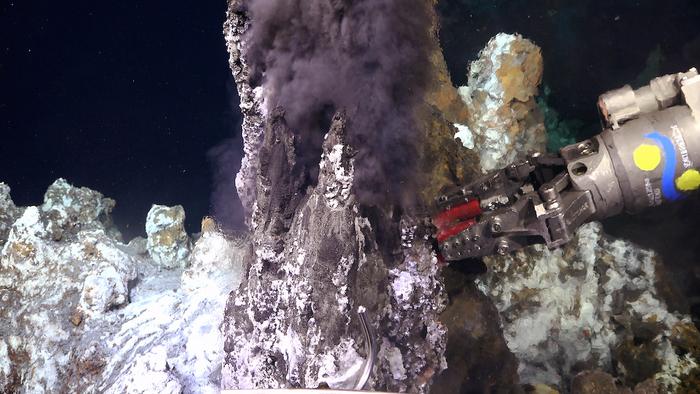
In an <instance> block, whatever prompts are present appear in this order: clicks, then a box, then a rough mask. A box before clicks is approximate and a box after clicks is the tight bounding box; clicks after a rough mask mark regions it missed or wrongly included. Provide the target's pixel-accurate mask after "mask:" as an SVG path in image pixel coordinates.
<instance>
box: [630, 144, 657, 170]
mask: <svg viewBox="0 0 700 394" xmlns="http://www.w3.org/2000/svg"><path fill="white" fill-rule="evenodd" d="M634 164H636V165H637V167H639V169H640V170H642V171H654V170H655V169H656V167H658V166H659V164H661V149H659V147H658V146H656V145H647V144H643V145H640V146H639V147H638V148H637V149H635V150H634Z"/></svg>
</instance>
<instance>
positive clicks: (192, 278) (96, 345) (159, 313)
mask: <svg viewBox="0 0 700 394" xmlns="http://www.w3.org/2000/svg"><path fill="white" fill-rule="evenodd" d="M49 190H50V192H47V198H46V202H45V204H44V205H42V206H40V207H28V208H26V209H25V210H24V213H23V214H22V215H21V217H19V218H18V219H17V220H16V221H15V222H14V223H13V224H12V226H11V230H10V233H9V236H8V240H7V242H6V243H5V245H4V247H3V248H2V252H1V254H0V391H1V392H26V393H29V392H32V393H34V392H38V393H41V392H63V391H85V392H119V393H121V392H130V393H162V392H172V393H176V392H177V393H179V392H211V393H214V392H218V391H219V380H220V369H221V364H222V359H223V337H222V335H221V332H220V327H219V326H220V324H221V322H222V319H223V312H224V307H225V303H226V300H227V297H228V294H229V292H230V291H231V290H233V289H235V288H236V287H237V286H238V284H239V283H240V281H241V272H242V268H241V266H240V264H241V261H242V259H243V257H242V256H243V254H244V253H245V250H246V247H245V242H244V241H243V240H236V239H230V238H228V237H226V236H224V235H223V234H221V233H218V232H207V233H204V234H203V235H202V236H201V237H200V238H199V240H198V241H197V242H196V244H195V246H194V249H193V250H192V253H191V254H190V255H189V257H188V263H187V265H188V266H189V268H188V269H186V270H183V269H181V268H175V269H168V270H163V269H162V261H161V262H158V263H157V262H155V261H153V260H152V259H150V258H149V256H148V254H146V253H144V252H145V250H144V249H145V248H144V246H143V245H142V244H143V243H144V240H143V239H141V240H140V241H135V242H132V243H130V244H129V245H125V244H123V243H121V242H120V241H119V240H117V239H115V238H114V237H113V236H110V235H109V234H112V235H114V234H115V233H113V232H111V231H110V232H109V233H108V232H107V230H106V228H105V226H104V223H103V222H102V221H100V220H102V219H104V215H102V214H101V209H102V207H103V206H104V205H102V204H103V202H104V201H111V200H105V199H103V198H102V196H101V195H100V194H99V193H97V192H93V191H91V190H89V189H85V188H81V189H79V188H74V187H73V186H70V185H69V184H68V183H67V182H65V181H63V180H59V181H57V183H56V184H54V185H53V186H52V187H51V188H50V189H49ZM75 223H80V226H75ZM57 238H58V239H57ZM139 245H141V246H139ZM178 255H180V254H179V253H174V256H178Z"/></svg>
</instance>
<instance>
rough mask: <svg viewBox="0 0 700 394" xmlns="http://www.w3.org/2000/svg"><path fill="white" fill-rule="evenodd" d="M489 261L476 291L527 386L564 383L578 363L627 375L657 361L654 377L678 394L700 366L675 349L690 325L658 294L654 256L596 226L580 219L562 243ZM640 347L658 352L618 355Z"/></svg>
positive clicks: (561, 384)
mask: <svg viewBox="0 0 700 394" xmlns="http://www.w3.org/2000/svg"><path fill="white" fill-rule="evenodd" d="M487 264H488V266H489V272H488V274H487V275H486V276H484V277H482V278H480V279H479V281H478V284H479V288H480V289H481V290H482V291H483V292H484V293H486V294H487V295H489V296H490V297H491V298H492V299H493V300H494V303H495V304H496V307H497V308H498V310H499V312H500V314H501V320H502V324H503V331H504V332H503V333H504V336H505V339H506V342H507V343H508V347H509V348H510V349H511V351H512V352H513V353H514V354H515V355H516V356H517V357H518V360H519V362H520V368H519V374H520V378H521V380H522V382H523V383H546V384H551V385H554V386H558V387H566V386H567V385H568V382H567V381H568V379H569V378H570V377H571V376H573V375H574V374H575V372H576V371H575V369H576V368H580V366H581V365H588V368H600V369H602V370H606V371H611V370H612V369H613V368H615V369H616V370H617V371H618V374H619V376H620V377H623V378H625V377H627V376H626V375H632V374H635V371H634V370H635V369H644V368H647V366H645V365H643V364H650V365H654V364H658V365H659V366H660V368H659V371H658V372H657V373H656V374H655V375H654V376H649V377H648V378H654V379H655V380H657V381H659V383H660V384H662V385H664V386H665V387H664V390H668V391H673V388H674V387H675V385H677V384H678V383H679V382H680V381H681V380H682V379H683V378H684V376H685V375H687V374H688V372H689V371H688V370H687V368H686V367H687V366H688V365H691V366H695V367H697V360H695V359H694V358H693V356H692V355H691V354H686V356H684V357H682V356H678V355H677V354H676V352H675V351H674V350H675V349H674V345H673V342H676V341H677V340H678V339H679V338H675V336H677V335H678V334H679V333H680V332H681V331H680V328H682V327H683V326H684V325H689V326H692V322H691V320H690V317H689V316H684V315H682V314H680V313H673V312H671V311H669V309H668V307H667V306H666V303H665V302H664V300H663V299H662V297H661V296H660V295H659V292H658V291H657V288H656V286H657V282H658V281H659V278H658V277H657V274H656V272H657V268H658V267H657V264H661V262H660V261H658V259H657V256H656V255H655V253H654V252H653V251H649V250H644V249H640V248H638V247H637V246H635V245H633V244H631V243H630V242H626V241H621V240H613V239H611V238H610V237H608V236H606V235H605V234H604V233H603V228H602V226H601V225H600V224H599V223H589V224H587V225H584V226H582V227H581V228H580V229H579V231H578V232H577V234H576V238H575V240H573V241H572V242H571V243H570V244H568V245H566V246H565V247H564V248H562V249H557V250H553V251H550V250H548V249H547V248H546V247H544V246H536V247H532V248H529V249H526V250H523V251H520V252H518V253H515V254H513V255H511V256H508V257H492V258H489V259H488V260H487ZM640 327H644V328H643V331H644V333H643V334H640V332H639V331H642V329H640ZM629 342H637V343H636V344H635V343H629ZM635 347H638V348H640V349H641V348H644V349H648V350H649V352H650V353H651V354H652V355H653V356H652V357H651V359H650V360H646V361H645V360H642V359H639V360H634V362H625V361H624V360H621V358H620V357H619V356H620V354H619V352H633V351H634V349H635ZM616 352H618V354H617V357H616V354H615V353H616ZM691 369H692V368H691Z"/></svg>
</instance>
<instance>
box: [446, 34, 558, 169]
mask: <svg viewBox="0 0 700 394" xmlns="http://www.w3.org/2000/svg"><path fill="white" fill-rule="evenodd" d="M542 70H543V67H542V53H541V51H540V48H539V47H538V46H536V45H535V44H533V43H532V42H531V41H529V40H527V39H524V38H523V37H522V36H520V35H518V34H505V33H500V34H498V35H496V36H495V37H493V38H492V39H491V40H490V41H489V42H488V44H487V45H486V47H485V48H484V49H483V50H482V51H481V52H480V53H479V58H478V59H477V60H475V61H473V62H472V63H471V65H470V67H469V74H468V83H467V86H462V87H460V88H459V94H460V96H461V97H462V100H463V101H464V102H465V103H466V104H467V107H468V108H469V121H468V124H467V125H462V124H456V125H455V127H456V128H457V130H458V132H457V133H456V135H455V137H456V138H459V139H460V140H461V141H462V144H464V146H465V147H466V148H469V149H474V150H475V151H477V152H478V153H479V156H480V159H481V168H482V169H483V170H484V171H491V170H495V169H499V168H503V167H505V166H506V165H508V164H510V163H512V162H513V160H514V159H515V158H516V155H517V154H518V153H527V152H528V151H530V150H536V151H543V150H544V148H545V144H546V136H545V128H544V124H543V117H542V114H541V111H540V110H539V108H538V107H537V103H536V101H535V98H536V96H537V94H538V90H539V85H540V83H541V81H542Z"/></svg>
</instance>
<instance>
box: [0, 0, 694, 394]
mask: <svg viewBox="0 0 700 394" xmlns="http://www.w3.org/2000/svg"><path fill="white" fill-rule="evenodd" d="M236 3H237V2H236V1H232V2H231V3H230V10H229V13H228V19H227V21H226V23H225V26H224V33H225V37H226V40H227V44H228V49H229V52H230V55H231V57H230V64H231V69H232V71H233V75H234V79H235V81H236V86H237V88H238V92H239V95H240V98H241V103H240V105H241V110H242V112H243V114H244V121H243V140H244V151H245V157H244V159H243V165H242V168H241V170H240V172H239V173H238V176H237V178H236V186H237V189H238V193H239V196H240V198H241V201H242V203H243V206H244V209H245V211H246V222H247V224H248V227H249V229H250V230H249V232H248V233H246V234H241V235H231V234H227V233H226V232H224V231H222V230H220V229H219V228H218V226H217V224H216V222H215V221H214V220H213V219H210V218H207V219H205V220H203V222H202V232H201V233H199V234H194V235H188V234H186V233H185V231H184V227H183V223H184V215H185V212H184V210H183V209H182V208H181V207H165V206H159V205H154V206H153V208H152V209H151V211H150V212H149V214H148V217H147V224H146V234H147V238H136V239H133V240H130V241H129V242H124V241H123V240H122V238H121V235H120V233H119V231H118V229H116V228H115V227H114V225H113V224H112V222H111V218H110V215H111V212H112V210H113V208H114V205H115V202H114V201H113V200H111V199H109V198H105V197H104V196H102V195H101V194H100V193H98V192H96V191H93V190H90V189H87V188H84V187H75V186H73V185H71V184H69V183H68V182H67V181H65V180H62V179H59V180H57V181H56V182H55V183H54V184H53V185H51V186H50V187H49V188H48V190H47V192H46V194H45V197H44V202H43V204H42V205H40V206H35V207H17V206H15V204H14V203H13V202H12V199H11V197H10V190H9V188H8V187H7V186H6V185H4V184H0V247H1V248H2V251H1V253H0V390H1V391H3V392H74V391H82V392H130V393H150V392H159V393H160V392H173V393H176V392H187V393H189V392H218V391H220V390H221V389H237V388H285V387H286V388H295V387H311V388H316V387H326V386H327V387H331V388H350V387H352V386H353V385H354V383H355V382H356V380H357V377H358V375H359V373H360V370H361V367H362V365H363V364H364V363H365V362H366V360H367V358H368V356H369V355H368V354H366V353H365V347H364V346H365V343H364V342H365V338H364V336H363V334H362V330H361V326H360V323H359V319H358V314H357V312H358V310H365V311H366V312H367V316H368V320H369V323H370V324H371V325H372V327H373V330H374V332H376V335H377V338H376V341H377V343H378V344H379V349H378V353H377V357H376V363H375V368H374V370H373V373H372V376H371V378H370V380H369V382H368V384H367V387H366V388H367V389H377V390H387V391H396V392H434V393H471V392H522V393H524V392H537V393H554V392H562V393H567V392H572V393H626V392H634V393H667V392H697V390H698V384H699V383H700V367H699V366H698V360H700V333H699V332H698V330H697V328H696V326H695V324H694V323H693V321H692V319H691V316H690V314H689V310H688V308H687V305H686V306H683V303H682V302H677V300H678V299H681V298H682V297H683V295H682V294H679V291H678V289H677V288H676V286H675V285H674V282H673V281H672V280H671V278H672V276H673V275H670V274H669V272H668V270H669V269H671V268H672V267H673V266H672V265H671V266H667V265H666V263H665V262H664V261H663V259H662V257H661V256H660V255H659V254H658V253H657V252H655V251H654V250H651V249H644V248H642V247H640V246H637V245H636V244H634V243H632V242H631V241H628V240H625V239H615V238H613V237H612V236H611V235H608V234H606V228H605V227H604V225H601V224H600V223H589V224H587V225H585V226H583V227H581V229H580V230H579V231H578V232H577V234H576V236H575V239H574V240H573V241H572V242H570V243H569V244H568V245H566V246H565V247H563V248H561V249H559V250H553V251H550V250H547V249H546V248H544V247H531V248H528V249H526V250H523V251H520V252H517V253H514V254H511V255H509V256H505V257H490V258H487V259H485V260H484V261H483V263H484V264H483V267H481V266H479V267H476V266H475V267H464V266H450V267H444V266H441V265H440V264H438V261H437V256H436V255H435V252H434V250H433V247H432V227H431V226H430V224H429V223H428V222H427V220H426V219H425V213H424V212H420V211H411V210H409V209H402V208H403V207H400V206H398V207H397V206H395V205H392V204H378V205H376V206H368V205H367V204H363V203H362V202H361V201H360V200H359V199H358V198H357V195H356V189H355V187H356V177H355V175H356V166H357V163H356V162H355V157H356V154H357V149H360V148H361V147H357V146H352V145H351V143H350V142H349V141H350V140H349V138H348V135H347V133H348V122H349V121H351V119H348V117H347V115H346V114H345V113H343V112H342V111H339V112H337V113H336V114H335V115H334V116H333V117H332V121H331V122H330V125H329V126H328V129H327V130H322V132H323V134H324V135H325V138H324V140H323V144H322V147H321V152H320V154H319V157H318V178H317V182H315V184H313V185H309V184H307V183H305V182H304V181H303V180H302V179H301V178H299V177H298V174H299V172H298V162H299V161H298V157H297V155H298V147H297V146H295V141H294V136H293V133H292V131H291V130H290V129H289V128H288V127H287V126H286V123H285V119H284V111H283V110H280V109H274V110H271V109H269V108H266V106H265V105H264V103H265V98H266V86H265V85H264V81H260V80H253V79H252V78H251V77H250V75H249V68H248V65H247V62H246V47H245V45H243V44H244V43H243V40H244V37H245V32H246V31H248V29H250V24H251V23H253V22H252V21H251V20H250V19H249V16H248V15H247V14H246V13H245V11H244V10H241V9H240V8H238V7H237V5H236ZM433 23H434V21H433ZM426 25H427V26H426V31H430V30H431V29H435V25H434V24H433V25H431V24H430V23H426ZM430 60H431V73H433V76H434V85H433V86H431V88H430V89H429V90H428V91H427V92H426V93H425V97H424V98H423V100H422V104H421V105H420V106H419V107H417V108H415V109H414V110H415V114H414V116H415V121H416V122H417V124H419V125H421V127H420V128H421V130H423V132H424V135H420V136H418V137H419V138H422V139H423V141H424V144H423V145H422V151H421V152H420V155H419V157H418V158H417V159H418V161H419V162H420V166H419V169H420V171H421V172H422V174H421V175H425V176H423V177H421V179H423V180H424V182H425V183H424V184H422V185H421V186H422V187H421V190H420V191H419V192H417V193H418V194H421V195H422V196H423V197H424V198H425V199H429V198H430V197H431V196H433V195H434V194H435V193H437V191H438V190H439V188H440V187H442V186H445V185H449V184H455V183H459V182H465V181H468V180H469V179H471V178H473V177H474V176H476V175H478V174H480V173H481V172H482V171H487V170H490V169H494V168H498V167H500V166H503V165H505V164H507V163H508V162H509V161H511V160H512V159H513V158H515V156H516V155H517V153H518V152H523V151H527V150H531V149H539V150H543V149H544V148H545V144H546V141H547V135H546V129H545V126H544V120H543V114H542V108H541V106H538V105H537V103H536V97H537V95H538V94H539V89H540V84H541V78H542V54H541V50H540V49H539V48H538V47H537V46H536V45H535V44H534V43H533V42H531V41H529V40H527V39H525V38H523V37H521V36H518V35H511V34H499V35H497V36H496V37H494V38H493V39H492V40H490V41H489V42H488V43H485V47H484V49H483V51H482V52H481V53H480V54H479V56H478V58H477V59H473V60H474V61H473V62H472V63H471V68H470V70H468V75H469V78H468V85H467V86H464V87H455V86H453V85H452V83H451V81H450V76H449V74H448V73H447V70H446V67H445V64H444V60H443V58H442V54H441V52H440V48H439V45H438V43H437V41H436V42H435V45H434V47H433V53H432V57H431V59H430ZM483 268H485V270H483ZM482 271H485V272H482Z"/></svg>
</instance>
